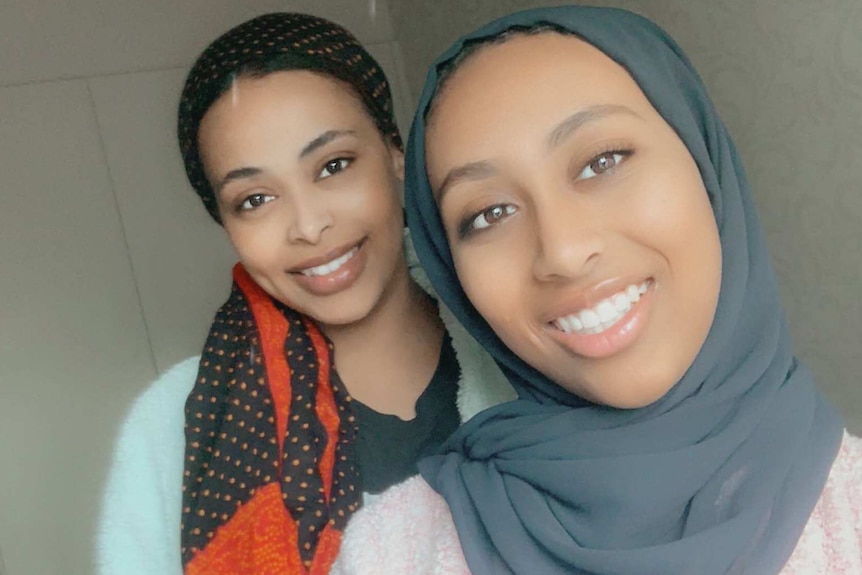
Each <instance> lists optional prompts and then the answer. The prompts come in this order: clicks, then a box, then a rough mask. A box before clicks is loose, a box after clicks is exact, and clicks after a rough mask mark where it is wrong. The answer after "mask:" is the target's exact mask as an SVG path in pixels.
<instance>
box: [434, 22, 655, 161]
mask: <svg viewBox="0 0 862 575" xmlns="http://www.w3.org/2000/svg"><path fill="white" fill-rule="evenodd" d="M594 105H620V106H625V107H628V108H631V109H632V110H633V111H635V112H637V113H638V115H648V114H655V111H654V109H653V108H652V106H651V105H650V104H649V102H648V100H647V99H646V97H645V96H644V94H643V92H642V91H641V90H640V88H639V86H638V85H637V83H635V81H634V80H633V79H632V77H631V76H630V75H629V74H628V72H627V71H626V70H625V69H624V68H623V67H622V66H620V65H619V64H617V63H616V62H614V61H613V60H612V59H611V58H609V57H608V56H606V55H605V54H604V53H603V52H601V51H600V50H598V49H597V48H595V47H594V46H592V45H591V44H588V43H587V42H585V41H583V40H581V39H580V38H577V37H575V36H568V35H563V34H559V33H556V32H543V33H541V34H536V35H522V36H515V37H513V38H511V39H509V40H507V41H505V42H503V43H501V44H490V45H488V46H486V47H484V48H481V49H479V50H478V51H477V52H476V53H474V54H473V55H471V56H470V57H468V58H467V59H466V60H465V61H464V62H463V63H462V64H461V65H460V66H459V67H458V68H457V69H456V70H455V71H454V72H453V73H452V75H451V76H450V77H449V78H448V80H447V81H446V83H445V84H444V86H443V88H442V90H441V92H440V93H439V94H438V96H437V100H436V101H435V102H434V105H433V106H432V110H431V113H430V115H429V118H428V130H427V134H426V144H427V146H428V150H429V152H431V151H435V152H439V151H440V150H441V149H446V150H449V151H452V152H454V151H456V150H457V149H458V147H459V145H460V144H462V143H463V144H464V145H465V146H467V147H470V148H472V149H473V151H474V152H475V153H477V154H480V153H482V150H483V149H484V148H486V147H490V148H493V147H494V146H495V145H497V144H499V143H500V140H499V139H496V138H493V137H490V134H498V135H502V134H503V132H505V131H506V130H507V129H509V131H510V132H512V135H515V134H517V133H518V131H521V134H522V135H524V136H527V135H528V134H529V133H531V132H534V131H536V132H539V131H540V132H542V133H543V134H544V133H545V130H547V129H549V128H550V127H551V126H553V125H555V124H556V123H557V122H559V121H560V120H562V119H563V118H565V117H567V116H569V115H570V114H572V113H574V112H576V111H578V109H581V108H585V107H588V106H594ZM524 130H527V131H524ZM444 143H445V146H443V145H442V144H444ZM438 155H439V154H438Z"/></svg>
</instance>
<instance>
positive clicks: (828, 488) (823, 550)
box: [781, 432, 862, 575]
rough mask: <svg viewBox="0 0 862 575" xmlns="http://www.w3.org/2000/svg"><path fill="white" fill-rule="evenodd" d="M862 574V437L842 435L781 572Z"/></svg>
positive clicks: (792, 574) (797, 574)
mask: <svg viewBox="0 0 862 575" xmlns="http://www.w3.org/2000/svg"><path fill="white" fill-rule="evenodd" d="M845 573H846V574H847V575H849V574H851V573H854V574H855V573H862V439H860V438H859V437H854V436H852V435H850V434H849V433H846V432H845V434H844V438H843V440H842V442H841V448H840V450H839V451H838V456H837V457H836V459H835V462H834V463H833V464H832V469H831V470H830V472H829V478H828V479H827V480H826V485H825V486H824V488H823V492H822V493H821V495H820V500H819V501H818V502H817V506H816V507H815V508H814V511H813V512H812V514H811V517H810V519H809V520H808V524H807V525H806V526H805V530H804V531H803V532H802V536H801V537H800V539H799V543H798V544H797V546H796V549H795V550H794V552H793V555H792V556H791V558H790V561H789V562H788V563H787V566H786V567H785V568H784V570H783V571H782V572H781V575H820V574H823V575H826V574H829V575H842V574H845Z"/></svg>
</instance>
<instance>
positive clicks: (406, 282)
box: [321, 263, 440, 352]
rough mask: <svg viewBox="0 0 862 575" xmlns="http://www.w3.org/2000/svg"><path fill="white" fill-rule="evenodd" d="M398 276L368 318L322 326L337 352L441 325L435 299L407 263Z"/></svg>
mask: <svg viewBox="0 0 862 575" xmlns="http://www.w3.org/2000/svg"><path fill="white" fill-rule="evenodd" d="M394 273H395V277H394V278H393V281H392V282H391V283H390V284H389V286H388V287H387V289H386V291H385V292H384V293H383V295H382V297H381V298H380V301H378V302H377V305H375V306H374V308H373V309H372V310H371V312H370V313H369V314H368V315H366V316H365V317H363V318H362V319H361V320H359V321H356V322H353V323H350V324H346V325H322V326H321V329H322V330H323V333H325V334H326V337H328V338H329V339H330V341H332V344H333V345H334V346H335V349H337V350H343V351H345V352H346V351H347V350H349V349H351V348H354V347H365V346H367V344H368V343H369V342H381V343H382V342H383V341H385V340H388V341H393V340H397V339H398V338H401V337H403V335H404V333H405V331H406V332H408V333H409V332H413V331H416V330H417V329H419V330H421V329H423V328H427V327H429V326H433V325H435V324H438V323H440V321H439V318H438V316H437V312H436V309H435V306H434V301H433V299H431V297H430V296H429V295H428V294H426V293H425V292H424V291H423V290H422V288H420V287H419V286H418V285H417V284H416V282H414V281H413V279H412V278H411V277H410V272H409V271H408V269H407V265H406V263H405V264H404V265H401V266H399V267H398V268H397V269H396V270H395V272H394ZM429 320H430V321H429ZM363 342H364V343H363Z"/></svg>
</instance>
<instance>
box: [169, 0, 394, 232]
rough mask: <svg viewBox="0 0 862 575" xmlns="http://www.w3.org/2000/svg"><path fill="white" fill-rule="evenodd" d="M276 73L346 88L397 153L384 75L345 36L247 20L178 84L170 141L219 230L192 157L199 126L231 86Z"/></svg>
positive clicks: (271, 19) (281, 19)
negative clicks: (305, 75) (313, 76)
mask: <svg viewBox="0 0 862 575" xmlns="http://www.w3.org/2000/svg"><path fill="white" fill-rule="evenodd" d="M279 70H309V71H312V72H319V73H321V74H326V75H327V76H329V77H331V78H334V79H336V80H339V81H341V82H343V83H345V84H346V85H348V86H350V87H351V88H352V89H353V90H354V92H355V93H356V94H357V95H358V96H359V98H360V99H361V100H362V103H363V105H364V106H365V109H366V111H367V112H368V114H369V116H371V119H372V120H374V122H375V124H376V125H377V129H378V130H380V133H381V134H382V135H383V136H384V137H385V138H387V140H388V141H389V142H390V143H391V145H393V146H395V147H397V148H398V149H401V146H402V144H401V136H400V134H399V133H398V126H397V124H396V123H395V116H394V110H393V108H394V107H393V103H392V93H391V91H390V89H389V82H388V81H387V80H386V75H385V74H384V73H383V69H382V68H381V67H380V65H379V64H378V63H377V62H376V61H375V60H374V58H373V57H372V56H371V54H369V53H368V51H367V50H365V48H363V47H362V45H361V44H360V43H359V41H358V40H357V39H356V38H355V37H354V36H353V35H352V34H351V33H350V32H348V31H347V30H345V29H344V28H342V27H341V26H339V25H338V24H335V23H334V22H330V21H329V20H326V19H324V18H319V17H317V16H311V15H308V14H299V13H282V12H279V13H274V14H264V15H263V16H258V17H257V18H253V19H252V20H249V21H248V22H245V23H243V24H240V25H239V26H237V27H235V28H232V29H231V30H229V31H227V32H226V33H225V34H224V35H222V36H221V37H219V38H218V39H216V40H215V41H214V42H213V43H212V44H210V45H209V46H208V47H207V48H206V50H204V51H203V53H202V54H201V55H200V56H199V57H198V59H197V61H196V62H195V64H194V66H193V67H192V69H191V71H190V72H189V75H188V77H187V78H186V83H185V87H184V88H183V93H182V96H181V98H180V105H179V113H178V118H177V136H178V138H179V144H180V152H181V153H182V156H183V163H184V164H185V168H186V175H187V176H188V178H189V182H190V183H191V185H192V187H193V188H194V189H195V191H196V192H197V194H198V195H199V196H200V198H201V200H202V201H203V203H204V206H205V207H206V209H207V211H208V212H209V213H210V215H211V216H212V217H213V219H215V220H216V221H217V222H219V223H221V216H220V215H219V211H218V204H217V202H216V197H215V193H214V191H213V189H212V186H210V184H209V181H207V178H206V175H205V174H204V168H203V163H202V161H201V158H200V153H199V150H198V129H199V128H200V123H201V120H202V119H203V117H204V115H205V114H206V112H207V110H209V109H210V107H211V106H212V105H213V104H214V103H215V101H216V100H218V98H219V97H220V96H221V95H222V94H224V93H225V91H227V89H228V88H229V87H230V86H231V83H232V82H233V81H234V80H236V79H237V78H239V77H242V76H243V75H250V76H260V75H265V74H268V73H271V72H276V71H279Z"/></svg>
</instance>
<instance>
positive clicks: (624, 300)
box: [611, 293, 632, 313]
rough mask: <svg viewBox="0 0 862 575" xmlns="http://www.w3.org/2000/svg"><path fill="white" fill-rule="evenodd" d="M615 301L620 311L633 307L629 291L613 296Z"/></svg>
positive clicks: (624, 311)
mask: <svg viewBox="0 0 862 575" xmlns="http://www.w3.org/2000/svg"><path fill="white" fill-rule="evenodd" d="M611 299H612V300H613V302H614V307H615V308H616V310H617V311H618V312H619V313H626V312H627V311H629V310H630V309H631V307H632V304H631V302H629V296H628V294H627V293H625V294H622V293H618V294H617V295H615V296H614V297H612V298H611Z"/></svg>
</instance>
